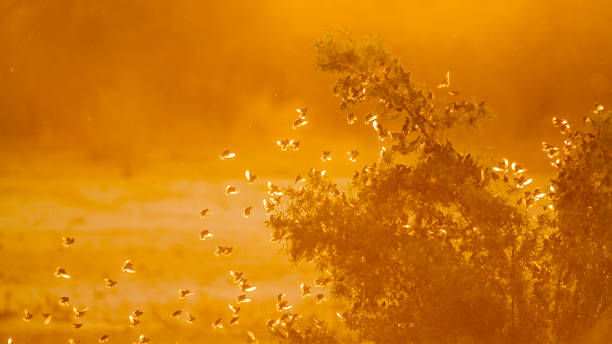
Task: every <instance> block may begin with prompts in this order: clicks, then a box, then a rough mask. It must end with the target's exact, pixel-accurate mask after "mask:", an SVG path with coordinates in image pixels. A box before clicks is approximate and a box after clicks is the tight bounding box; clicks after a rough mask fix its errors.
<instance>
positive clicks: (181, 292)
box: [178, 289, 193, 299]
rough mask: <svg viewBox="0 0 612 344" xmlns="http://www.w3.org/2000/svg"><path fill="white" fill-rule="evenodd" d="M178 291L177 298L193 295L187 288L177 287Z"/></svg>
mask: <svg viewBox="0 0 612 344" xmlns="http://www.w3.org/2000/svg"><path fill="white" fill-rule="evenodd" d="M178 293H179V298H181V299H184V298H186V297H187V296H191V295H193V293H192V292H191V290H189V289H179V291H178Z"/></svg>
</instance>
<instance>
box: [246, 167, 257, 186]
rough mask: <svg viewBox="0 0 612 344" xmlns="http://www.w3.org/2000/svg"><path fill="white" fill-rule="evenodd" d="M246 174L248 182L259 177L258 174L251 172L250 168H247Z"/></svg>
mask: <svg viewBox="0 0 612 344" xmlns="http://www.w3.org/2000/svg"><path fill="white" fill-rule="evenodd" d="M244 176H245V177H246V180H247V182H249V184H251V183H253V182H254V181H255V179H256V178H257V176H256V175H254V174H253V173H251V171H249V170H246V172H244Z"/></svg>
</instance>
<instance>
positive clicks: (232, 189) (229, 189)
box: [225, 185, 240, 196]
mask: <svg viewBox="0 0 612 344" xmlns="http://www.w3.org/2000/svg"><path fill="white" fill-rule="evenodd" d="M237 193H240V191H238V190H237V189H236V187H235V186H232V185H228V186H226V187H225V195H226V196H229V195H235V194H237Z"/></svg>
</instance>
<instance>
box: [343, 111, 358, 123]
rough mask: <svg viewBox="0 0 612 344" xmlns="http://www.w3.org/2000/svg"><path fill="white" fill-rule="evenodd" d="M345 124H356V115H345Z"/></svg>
mask: <svg viewBox="0 0 612 344" xmlns="http://www.w3.org/2000/svg"><path fill="white" fill-rule="evenodd" d="M346 122H347V123H348V124H349V125H352V124H354V123H355V122H357V115H355V114H354V113H352V112H351V113H349V114H348V115H346Z"/></svg>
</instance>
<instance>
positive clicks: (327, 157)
mask: <svg viewBox="0 0 612 344" xmlns="http://www.w3.org/2000/svg"><path fill="white" fill-rule="evenodd" d="M331 159H332V156H331V152H330V151H327V150H325V151H323V153H321V161H323V162H326V161H331Z"/></svg>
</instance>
